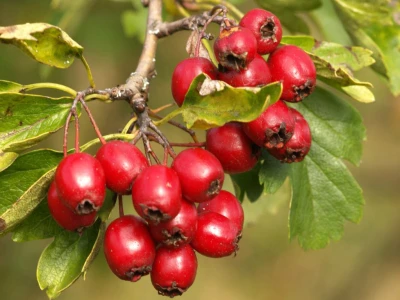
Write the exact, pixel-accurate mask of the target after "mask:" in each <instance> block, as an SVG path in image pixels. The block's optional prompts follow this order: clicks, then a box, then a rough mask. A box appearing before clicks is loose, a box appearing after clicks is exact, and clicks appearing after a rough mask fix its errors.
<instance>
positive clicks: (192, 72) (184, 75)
mask: <svg viewBox="0 0 400 300" xmlns="http://www.w3.org/2000/svg"><path fill="white" fill-rule="evenodd" d="M201 73H205V74H207V75H208V76H209V77H210V78H211V79H214V80H215V79H217V69H216V67H215V66H214V64H213V63H212V62H211V61H210V60H208V59H207V58H204V57H191V58H186V59H184V60H182V61H181V62H180V63H179V64H178V65H177V66H176V67H175V69H174V72H173V73H172V82H171V91H172V97H174V100H175V102H176V104H178V106H182V104H183V101H184V100H185V96H186V93H187V91H188V90H189V87H190V84H191V83H192V81H193V79H195V78H196V77H197V76H198V75H200V74H201Z"/></svg>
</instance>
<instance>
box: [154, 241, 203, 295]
mask: <svg viewBox="0 0 400 300" xmlns="http://www.w3.org/2000/svg"><path fill="white" fill-rule="evenodd" d="M196 272H197V258H196V254H195V253H194V251H193V249H192V247H190V245H184V246H182V247H180V248H176V249H168V248H164V247H160V248H159V249H157V254H156V258H155V260H154V264H153V270H152V271H151V274H150V276H151V282H152V283H153V286H154V287H155V288H156V289H157V290H158V293H159V294H160V295H164V296H169V297H171V298H172V297H175V296H180V295H182V294H183V293H184V292H185V291H186V290H187V289H188V288H189V287H190V286H191V285H192V284H193V282H194V279H195V278H196Z"/></svg>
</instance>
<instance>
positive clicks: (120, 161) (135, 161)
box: [96, 141, 149, 195]
mask: <svg viewBox="0 0 400 300" xmlns="http://www.w3.org/2000/svg"><path fill="white" fill-rule="evenodd" d="M96 158H97V159H98V160H99V162H100V163H101V165H102V166H103V169H104V174H105V176H106V184H107V187H108V188H109V189H110V190H112V191H114V192H115V193H117V194H122V195H128V194H130V192H131V189H132V183H133V181H134V180H135V179H136V177H137V175H139V174H140V173H141V172H142V171H143V170H144V169H145V168H147V167H148V166H149V164H148V162H147V159H146V157H145V156H144V155H143V153H142V152H141V151H140V150H139V148H137V147H136V146H135V145H133V144H131V143H127V142H123V141H112V142H108V143H107V144H104V145H103V146H101V147H100V149H99V151H97V154H96Z"/></svg>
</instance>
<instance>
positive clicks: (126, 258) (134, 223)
mask: <svg viewBox="0 0 400 300" xmlns="http://www.w3.org/2000/svg"><path fill="white" fill-rule="evenodd" d="M104 254H105V257H106V260H107V263H108V266H109V267H110V269H111V271H113V273H114V274H115V275H117V276H118V277H119V278H121V279H123V280H128V281H133V282H135V281H138V280H139V279H140V278H141V277H142V276H145V275H147V274H149V272H150V271H151V266H152V265H153V262H154V258H155V255H156V248H155V245H154V242H153V240H152V238H151V236H150V233H149V231H148V229H147V225H146V223H145V222H144V221H143V220H142V219H141V218H139V217H136V216H133V215H126V216H123V217H119V218H117V219H115V220H114V221H113V222H111V223H110V225H108V227H107V230H106V233H105V237H104Z"/></svg>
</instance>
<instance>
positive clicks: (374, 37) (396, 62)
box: [332, 0, 400, 95]
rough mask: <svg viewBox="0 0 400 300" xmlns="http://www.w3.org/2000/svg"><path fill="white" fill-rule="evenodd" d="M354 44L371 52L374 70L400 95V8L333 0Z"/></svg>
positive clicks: (369, 1) (382, 3)
mask: <svg viewBox="0 0 400 300" xmlns="http://www.w3.org/2000/svg"><path fill="white" fill-rule="evenodd" d="M332 1H333V3H334V5H335V8H336V11H337V12H338V15H339V17H340V18H341V19H342V21H343V23H344V24H345V25H346V27H345V28H346V30H347V32H348V34H349V35H350V37H351V38H352V39H353V41H354V42H355V43H356V44H357V45H360V46H364V47H366V48H368V49H371V50H372V51H373V52H374V58H375V59H376V61H377V63H376V64H375V65H374V66H373V68H374V69H375V70H376V71H377V72H379V73H381V74H382V75H384V76H385V77H387V79H388V81H389V84H390V89H391V91H392V93H393V94H394V95H399V94H400V24H399V22H398V21H397V20H396V15H398V14H399V12H400V11H399V7H398V6H396V5H392V6H391V2H390V1H389V0H380V1H372V0H367V1H359V0H332Z"/></svg>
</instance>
